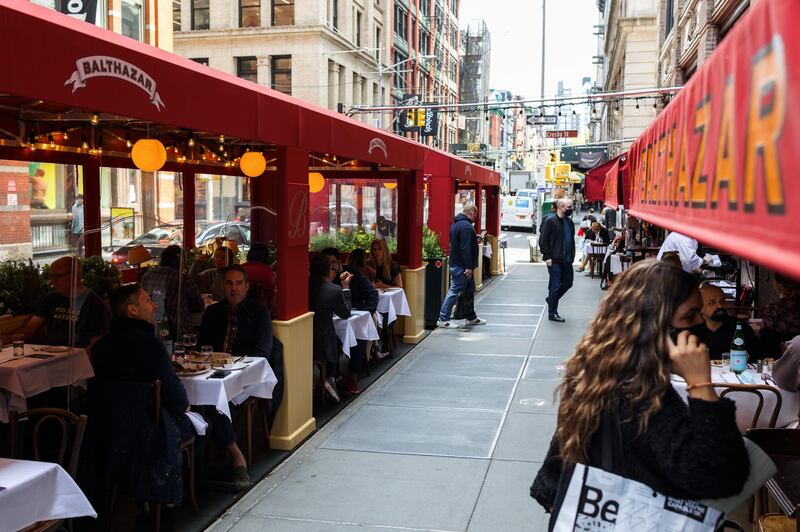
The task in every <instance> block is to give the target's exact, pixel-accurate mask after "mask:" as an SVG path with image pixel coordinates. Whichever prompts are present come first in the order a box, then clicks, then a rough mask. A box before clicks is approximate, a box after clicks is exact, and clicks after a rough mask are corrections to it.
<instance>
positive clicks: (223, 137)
mask: <svg viewBox="0 0 800 532" xmlns="http://www.w3.org/2000/svg"><path fill="white" fill-rule="evenodd" d="M223 142H225V135H220V136H219V143H220V144H222V143H223Z"/></svg>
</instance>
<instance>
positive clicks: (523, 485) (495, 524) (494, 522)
mask: <svg viewBox="0 0 800 532" xmlns="http://www.w3.org/2000/svg"><path fill="white" fill-rule="evenodd" d="M539 466H540V464H538V463H530V462H503V461H496V460H495V461H492V465H491V466H489V472H488V474H487V475H486V480H485V481H484V483H483V489H482V490H481V494H480V497H478V504H477V505H476V507H475V513H473V514H472V519H471V520H470V523H469V528H467V531H468V532H520V531H523V530H524V531H526V532H546V531H547V523H548V520H549V517H550V516H549V514H546V513H545V512H544V509H543V508H542V507H541V506H539V504H538V503H537V502H536V501H534V500H533V499H531V497H530V494H529V491H528V488H529V487H530V485H531V483H532V482H533V478H534V477H535V476H536V472H537V471H538V470H539ZM512 510H513V511H512Z"/></svg>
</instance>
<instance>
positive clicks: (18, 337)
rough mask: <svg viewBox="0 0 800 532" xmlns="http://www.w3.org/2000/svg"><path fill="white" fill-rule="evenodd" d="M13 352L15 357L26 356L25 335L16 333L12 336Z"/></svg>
mask: <svg viewBox="0 0 800 532" xmlns="http://www.w3.org/2000/svg"><path fill="white" fill-rule="evenodd" d="M12 345H13V346H14V347H13V352H14V356H15V357H23V356H25V335H24V334H15V335H14V337H13V338H12Z"/></svg>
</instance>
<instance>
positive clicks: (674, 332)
mask: <svg viewBox="0 0 800 532" xmlns="http://www.w3.org/2000/svg"><path fill="white" fill-rule="evenodd" d="M667 332H668V333H669V337H670V338H672V343H673V344H675V345H677V344H678V335H679V334H680V333H681V331H679V330H678V329H676V328H675V327H673V326H671V325H670V326H669V327H667Z"/></svg>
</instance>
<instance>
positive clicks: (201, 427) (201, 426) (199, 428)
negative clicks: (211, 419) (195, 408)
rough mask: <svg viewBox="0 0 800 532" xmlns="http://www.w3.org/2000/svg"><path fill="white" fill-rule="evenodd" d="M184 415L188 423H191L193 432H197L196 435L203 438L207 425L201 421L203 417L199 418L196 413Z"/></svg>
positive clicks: (204, 421) (203, 420)
mask: <svg viewBox="0 0 800 532" xmlns="http://www.w3.org/2000/svg"><path fill="white" fill-rule="evenodd" d="M185 414H186V417H188V418H189V421H191V422H192V425H194V430H195V432H197V435H198V436H205V435H206V429H207V428H208V423H206V420H205V419H203V416H201V415H200V414H198V413H197V412H185Z"/></svg>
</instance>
